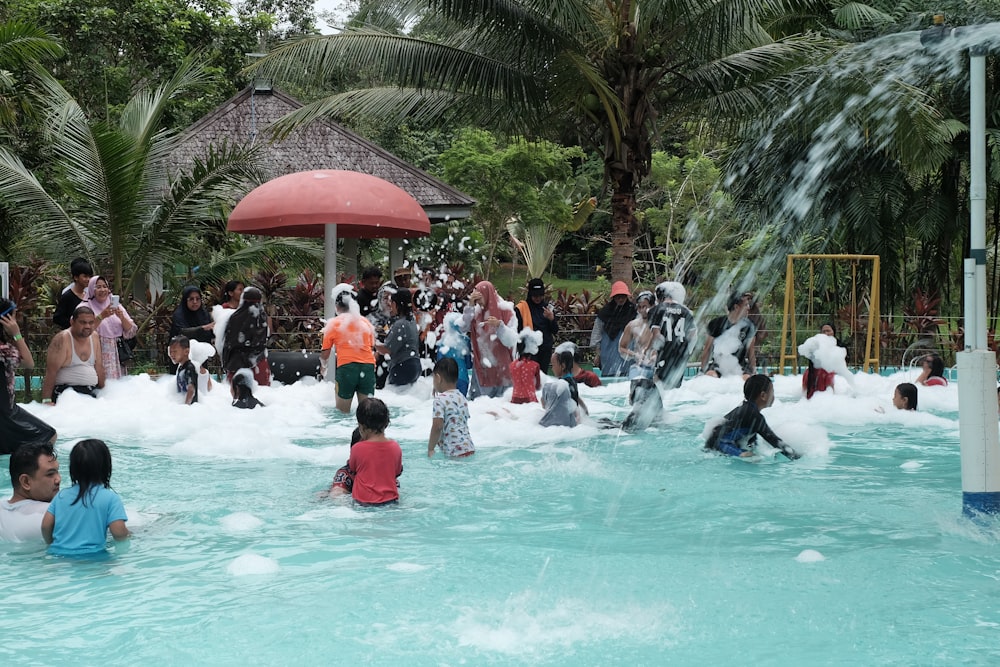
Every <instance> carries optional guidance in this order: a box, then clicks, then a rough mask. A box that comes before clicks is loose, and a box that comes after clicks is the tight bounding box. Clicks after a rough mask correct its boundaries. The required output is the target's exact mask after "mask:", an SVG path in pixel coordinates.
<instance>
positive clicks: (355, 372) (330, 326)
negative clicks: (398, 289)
mask: <svg viewBox="0 0 1000 667" xmlns="http://www.w3.org/2000/svg"><path fill="white" fill-rule="evenodd" d="M332 296H333V303H334V307H335V308H336V310H337V315H336V316H335V317H333V318H331V319H330V320H329V321H328V322H327V323H326V326H325V327H324V329H323V348H322V351H321V352H320V355H319V358H320V364H321V368H322V372H323V375H324V376H325V375H326V368H327V364H328V363H329V360H330V355H331V354H332V353H333V351H334V350H336V364H337V366H336V371H335V378H336V382H335V386H336V402H337V409H338V410H340V411H341V412H342V413H344V414H348V413H349V412H350V411H351V403H352V401H353V400H354V397H355V396H357V397H358V405H360V404H361V403H362V402H363V401H364V400H365V399H366V398H368V397H369V396H370V395H371V394H373V393H375V327H373V326H372V323H371V322H369V321H368V320H367V319H365V318H364V317H361V312H360V310H359V308H358V302H357V301H356V300H355V297H356V296H357V295H356V293H355V292H354V289H353V288H352V287H351V286H350V285H347V284H344V283H341V284H339V285H337V286H336V287H334V288H333V293H332Z"/></svg>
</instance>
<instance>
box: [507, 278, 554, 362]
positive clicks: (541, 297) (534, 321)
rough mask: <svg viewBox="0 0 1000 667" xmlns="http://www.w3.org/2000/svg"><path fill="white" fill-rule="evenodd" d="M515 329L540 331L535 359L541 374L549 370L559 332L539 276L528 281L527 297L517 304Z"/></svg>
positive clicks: (543, 284) (552, 309)
mask: <svg viewBox="0 0 1000 667" xmlns="http://www.w3.org/2000/svg"><path fill="white" fill-rule="evenodd" d="M515 312H516V313H517V330H518V332H519V333H520V332H521V331H522V330H524V329H531V330H533V331H540V332H542V344H541V345H539V346H538V352H537V353H536V354H535V360H536V361H538V365H539V366H541V368H542V375H545V374H547V373H548V372H549V360H550V358H551V357H552V348H553V346H554V345H555V338H556V334H557V333H559V322H558V321H557V320H556V311H555V309H554V308H553V306H552V304H551V303H549V302H548V301H547V300H546V298H545V282H544V281H542V279H541V278H532V279H531V280H529V281H528V297H527V298H526V299H525V300H524V301H521V302H520V303H518V304H517V307H516V308H515Z"/></svg>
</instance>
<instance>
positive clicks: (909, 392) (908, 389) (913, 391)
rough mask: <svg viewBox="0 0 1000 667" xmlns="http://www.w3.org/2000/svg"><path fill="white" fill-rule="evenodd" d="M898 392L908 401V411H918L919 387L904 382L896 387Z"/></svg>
mask: <svg viewBox="0 0 1000 667" xmlns="http://www.w3.org/2000/svg"><path fill="white" fill-rule="evenodd" d="M896 391H898V392H899V395H900V396H901V397H903V398H905V399H906V409H907V410H916V409H917V385H915V384H913V383H912V382H904V383H902V384H897V385H896Z"/></svg>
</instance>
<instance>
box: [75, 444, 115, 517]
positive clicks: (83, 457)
mask: <svg viewBox="0 0 1000 667" xmlns="http://www.w3.org/2000/svg"><path fill="white" fill-rule="evenodd" d="M69 478H70V479H71V480H73V483H74V484H76V485H77V486H78V487H79V488H80V492H79V493H78V494H77V496H76V499H75V500H74V501H73V502H72V503H70V504H71V505H76V504H77V502H80V501H82V502H83V506H84V507H86V506H87V492H88V491H90V488H91V487H93V486H96V485H98V484H100V485H101V486H104V487H110V486H111V451H110V450H108V446H107V445H106V444H104V441H103V440H98V439H96V438H90V439H87V440H81V441H80V442H78V443H76V444H75V445H73V450H72V451H71V452H70V453H69Z"/></svg>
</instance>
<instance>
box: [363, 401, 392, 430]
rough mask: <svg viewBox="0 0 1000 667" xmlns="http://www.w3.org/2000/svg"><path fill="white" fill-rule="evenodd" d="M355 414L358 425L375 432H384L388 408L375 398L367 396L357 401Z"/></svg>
mask: <svg viewBox="0 0 1000 667" xmlns="http://www.w3.org/2000/svg"><path fill="white" fill-rule="evenodd" d="M355 416H356V417H357V418H358V425H359V426H364V427H365V428H366V429H368V430H369V431H375V432H376V433H384V432H385V429H386V427H387V426H388V425H389V408H387V407H386V406H385V403H383V402H382V401H381V400H380V399H377V398H370V397H369V398H366V399H365V400H363V401H361V402H360V403H358V409H357V412H356V413H355Z"/></svg>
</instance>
